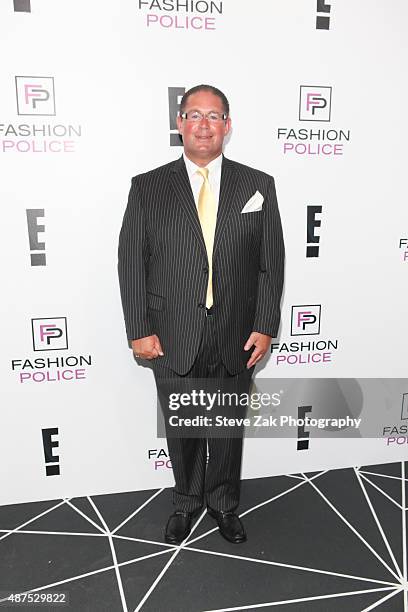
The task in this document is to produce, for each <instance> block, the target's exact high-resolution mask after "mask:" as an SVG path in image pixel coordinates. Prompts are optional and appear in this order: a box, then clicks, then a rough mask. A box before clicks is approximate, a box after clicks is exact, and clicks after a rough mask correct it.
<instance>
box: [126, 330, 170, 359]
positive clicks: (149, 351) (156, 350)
mask: <svg viewBox="0 0 408 612" xmlns="http://www.w3.org/2000/svg"><path fill="white" fill-rule="evenodd" d="M132 349H133V352H134V354H135V357H140V358H141V359H156V357H159V355H160V357H163V355H164V353H163V349H162V347H161V344H160V340H159V337H158V336H156V334H154V335H153V336H146V337H145V338H138V339H137V340H132Z"/></svg>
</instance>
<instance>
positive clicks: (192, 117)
mask: <svg viewBox="0 0 408 612" xmlns="http://www.w3.org/2000/svg"><path fill="white" fill-rule="evenodd" d="M180 117H182V118H183V119H185V120H186V121H192V122H193V123H199V122H200V121H201V120H202V119H204V117H205V118H206V119H207V120H208V121H209V122H210V123H218V121H225V119H226V118H227V113H217V112H216V111H210V112H209V113H201V112H200V111H196V110H192V111H188V112H187V113H180Z"/></svg>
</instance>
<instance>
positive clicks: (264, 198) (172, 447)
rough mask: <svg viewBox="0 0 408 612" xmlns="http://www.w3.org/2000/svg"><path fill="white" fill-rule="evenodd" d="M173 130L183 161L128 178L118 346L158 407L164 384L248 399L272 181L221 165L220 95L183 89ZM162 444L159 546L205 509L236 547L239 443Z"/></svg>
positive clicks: (262, 329) (275, 277)
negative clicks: (145, 368)
mask: <svg viewBox="0 0 408 612" xmlns="http://www.w3.org/2000/svg"><path fill="white" fill-rule="evenodd" d="M177 125H178V129H179V132H180V134H181V136H182V138H183V146H184V153H183V156H182V157H181V158H179V159H178V160H176V161H174V162H171V163H169V164H166V165H164V166H161V167H159V168H156V169H155V170H152V171H150V172H147V173H145V174H141V175H139V176H136V177H134V178H133V179H132V186H131V189H130V193H129V200H128V205H127V209H126V212H125V215H124V219H123V225H122V229H121V233H120V239H119V265H118V270H119V280H120V287H121V295H122V304H123V310H124V317H125V323H126V330H127V337H128V339H129V340H130V341H131V344H132V348H133V351H134V353H135V355H136V357H140V358H142V359H148V360H151V362H152V364H153V371H154V375H155V379H156V385H157V389H158V395H159V397H160V399H161V404H162V407H163V403H165V402H166V398H165V397H164V395H165V393H166V389H167V387H166V384H165V383H166V382H168V381H169V380H171V381H173V380H174V383H175V384H180V381H181V380H184V381H185V380H186V379H188V378H195V379H197V378H198V379H203V378H208V377H210V378H212V377H216V378H217V379H228V380H229V381H231V380H234V381H237V382H238V384H240V385H241V387H240V388H241V389H246V390H247V391H249V385H250V380H251V376H252V372H253V369H254V366H255V364H256V363H257V362H258V361H259V360H260V359H262V357H263V356H264V355H265V353H266V352H267V351H268V349H269V347H270V343H271V338H272V337H274V336H276V335H277V332H278V328H279V322H280V299H281V293H282V285H283V263H284V245H283V237H282V229H281V222H280V216H279V211H278V205H277V200H276V193H275V186H274V180H273V178H272V177H271V176H269V175H267V174H265V173H263V172H261V171H258V170H255V169H253V168H249V167H248V166H244V165H242V164H239V163H237V162H233V161H231V160H228V159H226V158H225V157H224V156H223V154H222V146H223V141H224V138H225V136H226V135H227V134H228V132H229V130H230V127H231V119H230V117H229V104H228V101H227V99H226V97H225V95H224V94H223V93H222V92H221V91H220V90H218V89H217V88H215V87H212V86H209V85H199V86H197V87H194V88H192V89H190V90H189V91H187V92H186V93H185V94H184V97H183V99H182V101H181V104H180V115H179V117H178V118H177ZM177 381H179V383H177ZM167 400H168V396H167ZM167 442H168V448H169V454H170V458H171V462H172V467H173V473H174V478H175V488H174V493H173V502H174V506H175V511H174V513H173V514H172V515H171V516H170V518H169V521H168V523H167V526H166V530H165V540H166V541H167V542H169V543H172V544H178V543H180V542H182V541H183V540H184V539H185V538H186V537H187V536H188V534H189V533H190V529H191V521H192V518H193V517H194V516H195V515H196V514H197V513H198V512H199V510H200V509H201V507H202V504H203V502H204V501H205V502H206V504H207V510H208V513H209V514H210V515H211V516H212V517H213V518H215V520H216V521H217V523H218V526H219V529H220V532H221V534H222V535H223V536H224V537H225V538H226V539H227V540H229V541H230V542H234V543H240V542H244V541H245V540H246V534H245V530H244V527H243V525H242V523H241V521H240V519H239V518H238V516H237V515H236V513H235V510H236V509H237V507H238V503H239V493H240V469H241V456H242V437H228V438H211V437H208V440H206V439H205V438H174V437H170V436H169V435H168V436H167ZM207 442H208V450H209V462H208V466H206V456H207Z"/></svg>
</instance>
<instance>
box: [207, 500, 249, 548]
mask: <svg viewBox="0 0 408 612" xmlns="http://www.w3.org/2000/svg"><path fill="white" fill-rule="evenodd" d="M207 512H208V514H209V515H210V516H212V517H213V518H215V520H216V521H217V523H218V527H219V530H220V533H221V535H222V536H223V537H224V538H225V539H226V540H228V542H232V543H233V544H241V543H242V542H245V541H246V539H247V537H246V533H245V529H244V526H243V524H242V523H241V521H240V519H239V517H238V516H237V515H236V514H235V512H222V511H217V510H213V509H212V508H207Z"/></svg>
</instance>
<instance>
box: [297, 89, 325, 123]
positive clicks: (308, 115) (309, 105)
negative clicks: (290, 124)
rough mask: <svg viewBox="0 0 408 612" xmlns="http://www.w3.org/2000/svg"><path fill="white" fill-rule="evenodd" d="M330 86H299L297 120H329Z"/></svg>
mask: <svg viewBox="0 0 408 612" xmlns="http://www.w3.org/2000/svg"><path fill="white" fill-rule="evenodd" d="M331 91H332V88H331V87H313V86H311V85H301V86H300V99H299V121H330V111H331Z"/></svg>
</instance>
